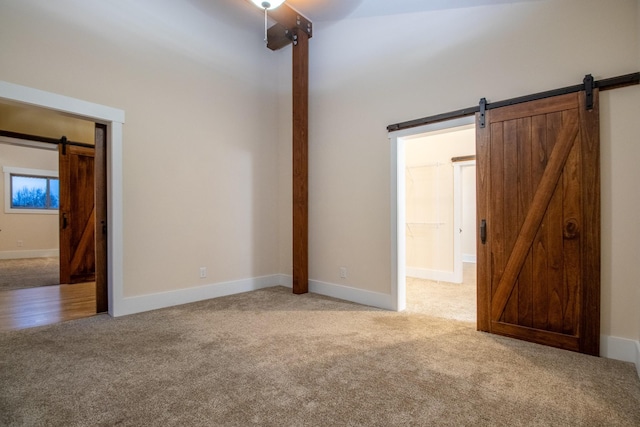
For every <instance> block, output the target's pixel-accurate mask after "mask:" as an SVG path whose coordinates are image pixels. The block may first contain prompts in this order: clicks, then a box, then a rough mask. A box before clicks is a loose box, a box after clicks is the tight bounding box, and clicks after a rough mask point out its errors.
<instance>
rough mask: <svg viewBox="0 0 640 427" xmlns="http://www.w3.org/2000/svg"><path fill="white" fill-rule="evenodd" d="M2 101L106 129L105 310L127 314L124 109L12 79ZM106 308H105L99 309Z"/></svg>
mask: <svg viewBox="0 0 640 427" xmlns="http://www.w3.org/2000/svg"><path fill="white" fill-rule="evenodd" d="M0 102H4V103H8V104H12V105H19V106H32V107H40V108H43V109H46V110H48V111H52V112H58V113H63V114H64V115H67V116H70V117H75V118H79V119H83V120H89V121H92V122H94V123H96V135H97V133H98V129H100V130H101V132H103V138H101V140H102V141H104V145H105V149H104V154H105V159H104V161H100V164H104V165H105V174H104V176H105V177H106V182H105V188H104V189H101V191H104V194H106V197H105V200H106V205H105V211H106V220H105V221H104V222H101V223H100V225H101V229H102V230H105V231H107V232H108V234H107V241H106V245H105V251H106V252H107V256H106V257H104V259H106V260H108V263H107V265H106V268H105V269H104V270H105V271H106V278H105V280H104V283H105V285H106V292H105V293H104V294H105V296H106V297H107V298H106V301H105V309H106V308H108V312H109V314H110V315H111V316H118V315H122V314H125V312H126V309H125V308H124V307H123V306H124V304H123V301H124V296H123V215H122V201H123V197H122V128H123V123H124V116H125V114H124V111H122V110H119V109H115V108H111V107H107V106H104V105H99V104H94V103H91V102H87V101H82V100H79V99H74V98H70V97H67V96H64V95H58V94H54V93H50V92H44V91H41V90H38V89H33V88H29V87H25V86H20V85H16V84H13V83H9V82H4V81H0ZM100 311H103V310H100Z"/></svg>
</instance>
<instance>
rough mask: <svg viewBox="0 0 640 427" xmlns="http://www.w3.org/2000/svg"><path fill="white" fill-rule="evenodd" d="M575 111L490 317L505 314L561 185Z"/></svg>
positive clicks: (574, 127) (496, 293)
mask: <svg viewBox="0 0 640 427" xmlns="http://www.w3.org/2000/svg"><path fill="white" fill-rule="evenodd" d="M569 111H573V113H572V114H567V117H566V121H565V122H564V123H563V127H562V130H561V131H560V134H559V135H558V138H557V140H556V144H555V146H554V148H553V151H552V152H551V155H550V156H549V161H548V163H547V167H546V169H545V171H544V174H543V176H542V179H541V181H540V185H539V186H538V188H537V190H536V192H535V194H534V197H533V201H532V202H531V208H530V209H529V211H528V212H527V215H526V217H525V220H524V224H523V225H522V228H521V229H520V232H519V233H518V237H517V239H516V242H515V244H514V247H513V250H512V252H511V254H510V256H509V258H508V260H507V263H506V266H505V268H504V272H503V273H502V275H501V277H500V280H499V282H498V285H497V287H496V288H495V291H494V293H493V298H492V301H491V317H492V319H493V320H499V319H500V316H501V315H502V313H503V311H504V309H505V307H506V304H507V301H508V299H509V296H510V295H511V292H512V290H513V286H514V283H515V281H516V279H517V278H518V274H519V273H520V270H521V269H522V266H523V264H524V262H525V259H526V257H527V253H528V252H529V249H530V248H531V242H532V241H533V239H534V237H535V236H536V233H537V231H538V229H539V227H540V223H541V221H542V218H543V217H544V214H545V211H546V209H547V207H548V205H549V202H550V201H551V197H552V195H553V189H554V188H555V187H556V185H558V181H559V180H560V177H561V175H562V169H563V167H564V165H565V163H566V161H567V158H568V156H569V153H570V152H571V148H572V146H573V143H574V140H575V139H576V136H577V134H578V129H579V127H578V123H579V118H578V113H577V111H576V110H569Z"/></svg>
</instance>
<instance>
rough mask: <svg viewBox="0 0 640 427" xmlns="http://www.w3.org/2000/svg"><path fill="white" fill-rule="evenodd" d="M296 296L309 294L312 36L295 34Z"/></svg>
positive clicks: (294, 211)
mask: <svg viewBox="0 0 640 427" xmlns="http://www.w3.org/2000/svg"><path fill="white" fill-rule="evenodd" d="M293 39H294V42H293V293H294V294H304V293H307V292H309V181H308V177H309V160H308V159H309V149H308V145H309V36H308V35H307V33H306V32H305V31H301V30H296V31H295V32H294V33H293Z"/></svg>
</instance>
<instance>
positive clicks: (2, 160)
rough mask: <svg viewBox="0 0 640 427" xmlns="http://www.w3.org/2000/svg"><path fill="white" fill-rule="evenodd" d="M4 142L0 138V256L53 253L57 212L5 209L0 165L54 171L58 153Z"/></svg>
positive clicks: (55, 245) (3, 179) (56, 232)
mask: <svg viewBox="0 0 640 427" xmlns="http://www.w3.org/2000/svg"><path fill="white" fill-rule="evenodd" d="M6 141H7V139H5V138H2V137H0V203H1V205H0V259H3V258H4V259H11V258H30V257H33V256H47V255H55V254H56V253H57V252H58V248H59V244H58V234H59V233H58V215H57V211H55V212H54V214H52V213H50V212H43V213H20V212H15V211H14V212H7V211H6V208H5V197H6V196H7V194H5V174H4V173H2V168H3V167H14V168H25V169H37V170H47V171H57V170H58V152H57V151H51V150H45V149H40V148H28V147H24V146H19V145H13V144H9V143H8V142H6ZM18 242H20V243H18Z"/></svg>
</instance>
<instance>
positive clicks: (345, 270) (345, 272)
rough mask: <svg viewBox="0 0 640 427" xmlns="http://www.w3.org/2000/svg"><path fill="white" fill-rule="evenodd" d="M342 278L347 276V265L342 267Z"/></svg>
mask: <svg viewBox="0 0 640 427" xmlns="http://www.w3.org/2000/svg"><path fill="white" fill-rule="evenodd" d="M340 278H341V279H346V278H347V267H340Z"/></svg>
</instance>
